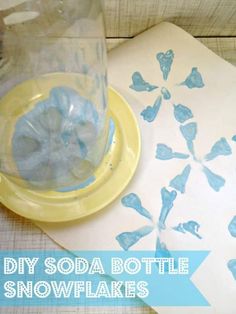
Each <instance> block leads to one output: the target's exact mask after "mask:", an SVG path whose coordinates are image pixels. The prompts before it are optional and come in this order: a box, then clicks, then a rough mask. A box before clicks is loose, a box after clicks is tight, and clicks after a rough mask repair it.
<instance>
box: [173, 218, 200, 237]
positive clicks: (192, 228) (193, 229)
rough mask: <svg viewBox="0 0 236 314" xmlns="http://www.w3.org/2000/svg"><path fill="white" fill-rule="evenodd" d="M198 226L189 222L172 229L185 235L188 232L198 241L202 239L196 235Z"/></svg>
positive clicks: (196, 223) (191, 221) (193, 222)
mask: <svg viewBox="0 0 236 314" xmlns="http://www.w3.org/2000/svg"><path fill="white" fill-rule="evenodd" d="M199 228H200V225H199V223H198V222H196V221H193V220H190V221H188V222H185V223H179V224H178V226H176V227H174V228H173V229H174V230H175V231H178V232H182V233H186V232H189V233H191V234H192V235H194V236H195V237H197V238H198V239H202V237H201V236H200V235H199V234H198V230H199Z"/></svg>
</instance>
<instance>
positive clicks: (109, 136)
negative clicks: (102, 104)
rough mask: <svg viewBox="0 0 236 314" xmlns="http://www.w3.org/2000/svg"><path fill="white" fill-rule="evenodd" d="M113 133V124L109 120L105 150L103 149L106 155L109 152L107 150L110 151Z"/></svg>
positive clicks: (114, 127) (114, 128)
mask: <svg viewBox="0 0 236 314" xmlns="http://www.w3.org/2000/svg"><path fill="white" fill-rule="evenodd" d="M115 131H116V125H115V122H114V121H113V119H112V118H110V121H109V133H108V139H107V145H106V149H105V152H106V154H107V153H108V152H109V150H110V148H111V146H112V143H113V139H114V135H115Z"/></svg>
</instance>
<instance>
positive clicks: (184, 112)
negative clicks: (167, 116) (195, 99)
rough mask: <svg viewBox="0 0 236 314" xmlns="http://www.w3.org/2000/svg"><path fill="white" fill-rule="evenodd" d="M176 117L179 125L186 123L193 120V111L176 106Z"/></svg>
mask: <svg viewBox="0 0 236 314" xmlns="http://www.w3.org/2000/svg"><path fill="white" fill-rule="evenodd" d="M174 116H175V119H176V120H177V121H178V122H179V123H184V122H185V121H187V120H189V119H192V118H193V114H192V111H191V110H190V109H189V108H188V107H186V106H183V105H181V104H179V105H174Z"/></svg>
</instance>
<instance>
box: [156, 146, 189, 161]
mask: <svg viewBox="0 0 236 314" xmlns="http://www.w3.org/2000/svg"><path fill="white" fill-rule="evenodd" d="M173 158H177V159H187V158H189V155H187V154H182V153H178V152H173V150H172V148H171V147H169V146H167V145H165V144H157V149H156V159H160V160H169V159H173Z"/></svg>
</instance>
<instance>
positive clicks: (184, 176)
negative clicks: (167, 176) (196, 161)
mask: <svg viewBox="0 0 236 314" xmlns="http://www.w3.org/2000/svg"><path fill="white" fill-rule="evenodd" d="M190 172H191V166H190V165H187V166H186V167H185V168H184V170H183V172H182V173H181V174H179V175H177V176H176V177H175V178H174V179H172V180H171V181H170V186H171V187H172V188H174V189H175V190H177V191H179V192H180V193H184V192H185V187H186V183H187V181H188V177H189V174H190Z"/></svg>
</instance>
